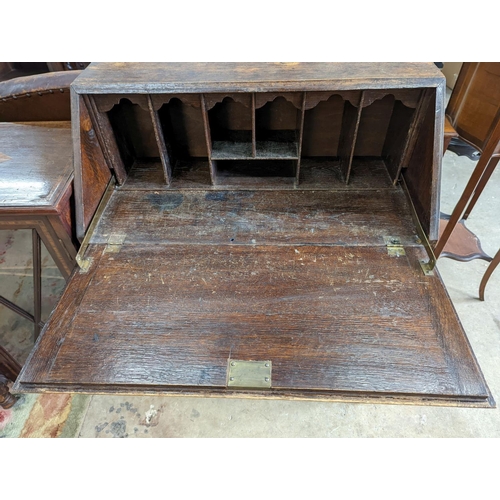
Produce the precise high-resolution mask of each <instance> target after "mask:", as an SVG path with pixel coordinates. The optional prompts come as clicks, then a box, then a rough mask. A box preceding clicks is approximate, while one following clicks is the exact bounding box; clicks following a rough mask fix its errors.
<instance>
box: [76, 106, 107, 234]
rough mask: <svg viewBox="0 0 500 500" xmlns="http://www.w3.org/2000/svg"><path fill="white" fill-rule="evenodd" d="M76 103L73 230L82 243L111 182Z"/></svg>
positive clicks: (87, 117)
mask: <svg viewBox="0 0 500 500" xmlns="http://www.w3.org/2000/svg"><path fill="white" fill-rule="evenodd" d="M77 101H78V102H77V104H76V105H77V106H78V117H79V128H77V133H78V134H79V138H78V141H77V142H74V145H75V156H77V157H78V158H79V163H78V164H76V165H75V172H78V175H76V176H75V200H76V215H77V227H76V230H77V236H78V238H79V239H80V240H82V239H83V236H84V234H85V230H86V228H87V227H88V226H89V224H90V221H91V220H92V217H93V216H94V213H95V211H96V209H97V206H98V205H99V202H100V201H101V198H102V195H103V194H104V191H105V190H106V186H107V184H108V182H109V180H110V179H111V173H110V171H109V168H108V165H107V163H106V161H105V159H104V154H103V152H102V149H101V146H100V144H99V141H98V139H97V135H96V132H95V130H94V125H93V123H92V121H91V118H90V115H89V112H88V110H87V107H86V105H85V103H84V100H83V97H77ZM76 126H77V127H78V124H77V125H76Z"/></svg>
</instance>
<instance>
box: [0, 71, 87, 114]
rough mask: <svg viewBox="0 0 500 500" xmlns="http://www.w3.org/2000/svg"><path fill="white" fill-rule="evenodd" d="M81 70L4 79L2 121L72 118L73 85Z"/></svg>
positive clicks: (0, 97)
mask: <svg viewBox="0 0 500 500" xmlns="http://www.w3.org/2000/svg"><path fill="white" fill-rule="evenodd" d="M80 73H81V71H60V72H56V73H44V74H41V75H34V76H26V77H22V78H14V79H12V80H7V81H4V82H0V122H23V121H70V120H71V107H70V99H69V86H70V84H71V83H72V82H73V80H74V79H75V78H76V77H77V76H78V75H79V74H80Z"/></svg>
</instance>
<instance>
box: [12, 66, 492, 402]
mask: <svg viewBox="0 0 500 500" xmlns="http://www.w3.org/2000/svg"><path fill="white" fill-rule="evenodd" d="M443 92H444V78H443V76H442V74H441V73H440V72H439V71H438V70H437V69H436V67H435V66H434V65H433V64H432V63H429V64H422V63H404V64H403V63H387V64H367V63H357V64H346V63H321V64H320V63H256V64H247V63H211V64H210V63H185V64H168V63H162V64H159V63H154V64H153V63H151V64H135V63H130V64H124V63H102V64H92V65H91V66H89V68H87V69H86V70H85V71H84V72H83V73H82V75H81V76H80V77H79V78H78V79H77V80H75V82H74V83H73V85H72V102H73V139H74V146H75V197H76V201H77V230H78V236H79V238H80V239H81V240H82V246H81V248H80V252H79V255H78V256H77V261H78V263H79V269H78V270H76V271H75V272H74V273H73V275H72V277H71V280H70V282H69V284H68V287H67V288H66V291H65V293H64V295H63V297H62V299H61V301H60V303H59V305H58V307H57V308H56V310H55V311H54V313H53V315H52V317H51V319H50V320H49V322H48V323H47V325H46V326H45V328H44V331H43V333H42V335H40V337H39V340H38V342H37V344H36V346H35V349H34V351H33V352H32V353H31V355H30V358H29V360H28V362H27V363H26V365H25V367H24V368H23V371H22V373H21V374H20V376H19V377H18V379H17V381H16V384H15V387H14V390H16V391H27V392H30V391H34V392H38V391H56V392H57V391H74V392H80V391H81V392H99V393H140V394H146V393H168V394H205V395H224V396H235V397H242V396H244V397H264V398H265V397H286V398H306V399H328V400H343V401H378V402H383V401H385V402H398V401H399V402H407V403H421V404H450V405H465V406H482V407H489V406H492V405H494V401H493V399H492V397H491V394H490V392H489V389H488V387H487V385H486V383H485V381H484V378H483V376H482V374H481V371H480V368H479V366H478V365H477V362H476V360H475V358H474V355H473V353H472V350H471V348H470V346H469V343H468V341H467V338H466V336H465V333H464V331H463V329H462V327H461V325H460V322H459V320H458V318H457V315H456V313H455V311H454V309H453V306H452V304H451V301H450V299H449V297H448V295H447V293H446V290H445V288H444V286H443V284H442V282H441V280H440V277H439V275H438V274H437V271H436V270H433V264H434V261H433V258H432V251H431V245H430V243H429V240H430V241H431V242H432V241H436V239H437V236H438V223H439V181H440V162H441V158H442V147H443V123H444V119H443V118H444V117H443V110H444V106H443ZM426 249H427V251H426Z"/></svg>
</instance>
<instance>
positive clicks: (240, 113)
mask: <svg viewBox="0 0 500 500" xmlns="http://www.w3.org/2000/svg"><path fill="white" fill-rule="evenodd" d="M425 96H426V92H425V89H404V90H401V89H392V90H391V89H388V90H377V91H375V90H365V91H362V90H359V91H335V90H332V91H328V92H288V93H287V92H281V93H273V92H262V93H260V92H259V93H226V94H220V93H219V94H153V95H105V96H101V95H96V96H92V99H93V100H94V101H95V107H96V109H97V111H98V112H99V113H105V114H106V115H107V117H108V118H109V122H110V124H111V127H112V130H113V133H114V135H115V139H116V142H117V146H118V149H119V152H120V156H121V158H122V159H123V162H124V165H125V168H126V170H127V172H128V173H130V172H131V171H132V170H133V171H134V172H135V173H134V175H136V176H137V175H139V176H140V174H138V172H137V170H138V169H140V168H147V167H145V165H148V164H151V162H153V163H154V162H161V165H162V169H163V183H164V184H165V185H166V186H175V187H183V186H186V187H193V186H200V187H202V186H204V187H208V186H221V187H223V186H232V187H234V186H238V185H240V186H242V187H248V186H252V185H254V186H258V187H264V188H265V186H270V187H276V186H280V185H281V186H283V187H284V188H287V187H290V186H292V187H299V186H302V185H303V184H305V185H308V184H309V185H318V183H319V181H318V179H319V178H321V182H322V183H326V185H333V184H335V183H337V182H338V181H339V179H340V181H341V182H343V183H345V184H346V185H348V184H349V183H350V182H351V181H352V179H354V178H355V177H356V176H358V173H357V172H356V169H357V168H360V167H358V165H360V164H365V165H366V164H367V162H368V164H370V163H371V164H372V166H373V168H380V163H381V162H382V164H383V165H384V166H385V169H386V172H387V174H388V175H389V176H390V178H391V179H392V181H393V182H395V181H396V180H397V179H398V178H399V175H400V173H401V170H402V169H403V168H405V167H406V166H407V163H408V159H409V157H410V156H411V150H412V147H414V145H415V137H416V135H417V134H416V128H417V125H418V123H419V114H421V109H422V108H423V107H424V103H425V102H426V98H425ZM306 160H319V161H320V162H321V173H320V174H318V169H317V168H314V167H311V163H309V165H308V166H307V167H305V166H304V165H305V163H304V162H305V161H306ZM363 172H364V173H362V174H361V175H365V174H366V169H364V170H363ZM312 178H316V179H317V181H311V179H312Z"/></svg>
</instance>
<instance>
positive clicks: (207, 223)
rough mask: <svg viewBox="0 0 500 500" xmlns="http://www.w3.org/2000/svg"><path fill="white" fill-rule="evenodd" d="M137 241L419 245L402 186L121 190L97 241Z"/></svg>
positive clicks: (96, 235)
mask: <svg viewBox="0 0 500 500" xmlns="http://www.w3.org/2000/svg"><path fill="white" fill-rule="evenodd" d="M112 234H125V235H127V239H126V242H127V243H131V244H132V243H133V244H149V243H155V244H163V245H170V244H190V245H198V244H200V243H203V244H207V243H210V244H221V245H226V244H246V245H252V244H263V243H264V244H297V245H302V244H322V245H385V243H384V236H391V235H393V236H398V237H400V238H401V241H402V242H404V244H406V245H412V244H416V243H415V242H416V233H415V229H414V226H413V223H412V221H411V214H410V212H409V210H408V207H407V203H406V199H405V195H404V193H403V191H402V189H401V188H390V189H381V190H380V191H375V190H366V191H353V190H351V191H348V190H343V191H342V190H341V191H338V192H336V191H313V190H310V191H305V190H304V191H302V190H295V191H286V190H285V191H252V190H248V191H200V192H198V191H116V192H115V193H113V195H112V198H111V200H110V202H109V204H108V207H107V209H106V211H105V212H104V214H103V216H102V218H101V221H100V223H99V225H98V227H97V229H96V231H95V233H94V236H93V239H92V242H94V243H106V242H107V241H108V238H109V236H110V235H112Z"/></svg>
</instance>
